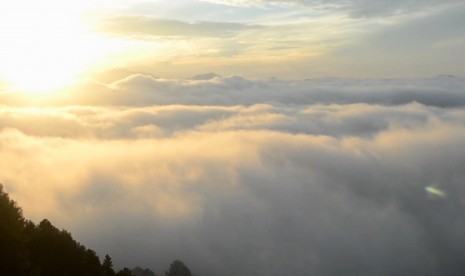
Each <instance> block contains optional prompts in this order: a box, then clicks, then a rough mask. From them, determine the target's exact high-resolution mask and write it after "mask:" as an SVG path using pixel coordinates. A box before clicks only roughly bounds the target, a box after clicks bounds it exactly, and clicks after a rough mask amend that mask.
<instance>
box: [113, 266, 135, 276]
mask: <svg viewBox="0 0 465 276" xmlns="http://www.w3.org/2000/svg"><path fill="white" fill-rule="evenodd" d="M116 276H134V274H132V271H131V270H130V269H129V268H127V267H125V268H123V269H121V270H120V271H118V273H116Z"/></svg>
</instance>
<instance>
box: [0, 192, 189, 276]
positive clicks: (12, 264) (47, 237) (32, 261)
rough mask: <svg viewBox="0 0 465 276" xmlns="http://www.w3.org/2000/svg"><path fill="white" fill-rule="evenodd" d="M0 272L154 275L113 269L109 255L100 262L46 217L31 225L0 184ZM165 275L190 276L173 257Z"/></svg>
mask: <svg viewBox="0 0 465 276" xmlns="http://www.w3.org/2000/svg"><path fill="white" fill-rule="evenodd" d="M0 275H4V276H57V275H60V276H156V274H155V273H154V272H153V271H151V270H150V269H143V268H140V267H135V268H134V269H129V268H127V267H124V268H122V269H120V270H119V271H115V270H114V268H113V262H112V259H111V257H110V256H109V255H105V257H104V259H103V261H102V262H100V259H99V257H98V255H97V253H96V252H95V251H93V250H91V249H88V248H86V247H85V246H84V245H82V244H80V243H79V242H77V241H75V240H74V239H73V237H72V235H71V233H69V232H68V231H66V230H60V229H58V228H56V227H55V226H53V225H52V223H51V222H50V221H48V220H47V219H44V220H42V221H41V222H40V223H38V224H35V223H33V222H32V221H30V220H27V219H25V218H24V216H23V213H22V210H21V208H20V207H19V206H18V205H17V203H16V202H15V201H14V200H12V199H10V197H9V195H8V194H7V193H6V192H5V191H4V189H3V185H2V184H0ZM165 276H192V273H191V271H190V269H189V268H188V267H187V266H186V265H185V264H184V263H183V262H182V261H180V260H175V261H174V262H173V263H172V264H171V265H170V267H169V269H168V270H167V271H166V272H165Z"/></svg>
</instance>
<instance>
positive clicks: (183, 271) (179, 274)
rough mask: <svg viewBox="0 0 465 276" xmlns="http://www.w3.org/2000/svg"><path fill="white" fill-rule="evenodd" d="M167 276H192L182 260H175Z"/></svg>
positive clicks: (166, 273)
mask: <svg viewBox="0 0 465 276" xmlns="http://www.w3.org/2000/svg"><path fill="white" fill-rule="evenodd" d="M165 275H166V276H192V273H191V271H190V269H189V268H188V267H187V266H186V265H185V264H184V263H183V262H182V261H180V260H175V261H174V262H173V263H172V264H171V265H170V268H169V270H168V271H166V272H165Z"/></svg>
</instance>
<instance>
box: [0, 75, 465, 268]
mask: <svg viewBox="0 0 465 276" xmlns="http://www.w3.org/2000/svg"><path fill="white" fill-rule="evenodd" d="M92 87H93V88H95V90H91V89H90V88H92ZM87 89H88V90H83V89H81V90H79V92H80V93H81V94H79V97H80V100H81V104H83V103H86V104H87V105H74V106H67V105H63V104H62V105H58V106H55V107H43V108H31V107H21V106H14V105H10V106H3V107H2V109H1V111H0V126H1V128H0V156H2V158H1V159H0V171H1V182H2V183H3V184H4V185H5V187H6V189H7V191H8V192H10V194H11V196H12V197H13V198H14V199H16V200H17V201H18V202H19V205H21V206H23V208H24V213H25V215H26V216H27V217H30V218H32V219H34V220H35V221H38V220H40V219H42V218H44V217H46V218H49V219H50V220H51V221H52V222H53V223H54V224H56V225H58V226H59V227H64V228H66V229H68V230H70V231H71V232H72V233H73V234H74V236H75V237H76V238H77V239H78V240H80V241H82V242H83V243H84V244H85V245H86V246H88V247H90V248H94V249H96V250H97V251H98V252H99V253H100V254H105V253H109V254H110V255H111V256H112V257H113V258H114V260H115V263H116V265H117V266H123V265H124V266H135V265H141V266H146V267H151V268H152V269H154V270H156V271H158V272H162V271H161V270H162V269H163V268H165V267H166V266H167V265H168V264H169V262H170V261H172V260H173V259H175V258H180V259H182V260H183V261H185V262H186V263H187V264H188V265H189V267H191V268H192V270H193V271H194V272H195V273H196V274H198V275H287V274H293V275H309V274H315V275H340V274H344V275H362V274H366V275H384V274H389V275H401V274H421V275H439V274H443V275H461V274H463V271H464V267H463V262H461V259H460V256H461V251H462V249H463V247H464V246H465V242H464V239H463V238H462V236H463V231H464V230H465V219H464V217H463V215H462V212H461V211H460V210H462V209H463V208H464V205H465V188H464V186H463V183H464V181H465V173H464V170H463V164H465V111H464V109H463V106H464V104H465V101H464V98H463V89H464V81H463V79H461V78H453V77H448V76H442V77H437V78H431V79H404V80H347V79H316V80H309V81H283V80H277V79H272V80H249V79H245V78H241V77H219V76H216V75H214V74H208V75H203V76H198V77H196V78H194V79H189V80H162V79H155V78H152V77H148V76H143V75H134V76H130V77H128V78H126V79H123V80H121V81H118V82H114V83H112V84H98V85H97V84H94V86H87ZM84 95H86V96H85V97H84ZM125 103H126V104H125ZM428 186H434V187H436V188H437V189H440V190H442V191H444V193H445V194H446V196H445V197H444V198H438V197H436V198H435V197H432V196H431V195H429V194H428V193H427V191H425V188H426V187H428Z"/></svg>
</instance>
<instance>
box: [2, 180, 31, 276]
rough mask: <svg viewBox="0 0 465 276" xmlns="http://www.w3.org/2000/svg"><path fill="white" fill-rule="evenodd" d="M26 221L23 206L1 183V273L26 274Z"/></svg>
mask: <svg viewBox="0 0 465 276" xmlns="http://www.w3.org/2000/svg"><path fill="white" fill-rule="evenodd" d="M25 226H26V221H25V220H24V218H23V213H22V211H21V208H19V207H18V206H17V205H16V202H15V201H13V200H11V199H10V198H9V197H8V194H7V193H5V192H4V191H3V185H2V184H0V260H1V265H0V275H19V276H21V275H25V274H26V271H27V269H28V265H29V264H28V260H27V249H26V246H25V241H26V236H25Z"/></svg>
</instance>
